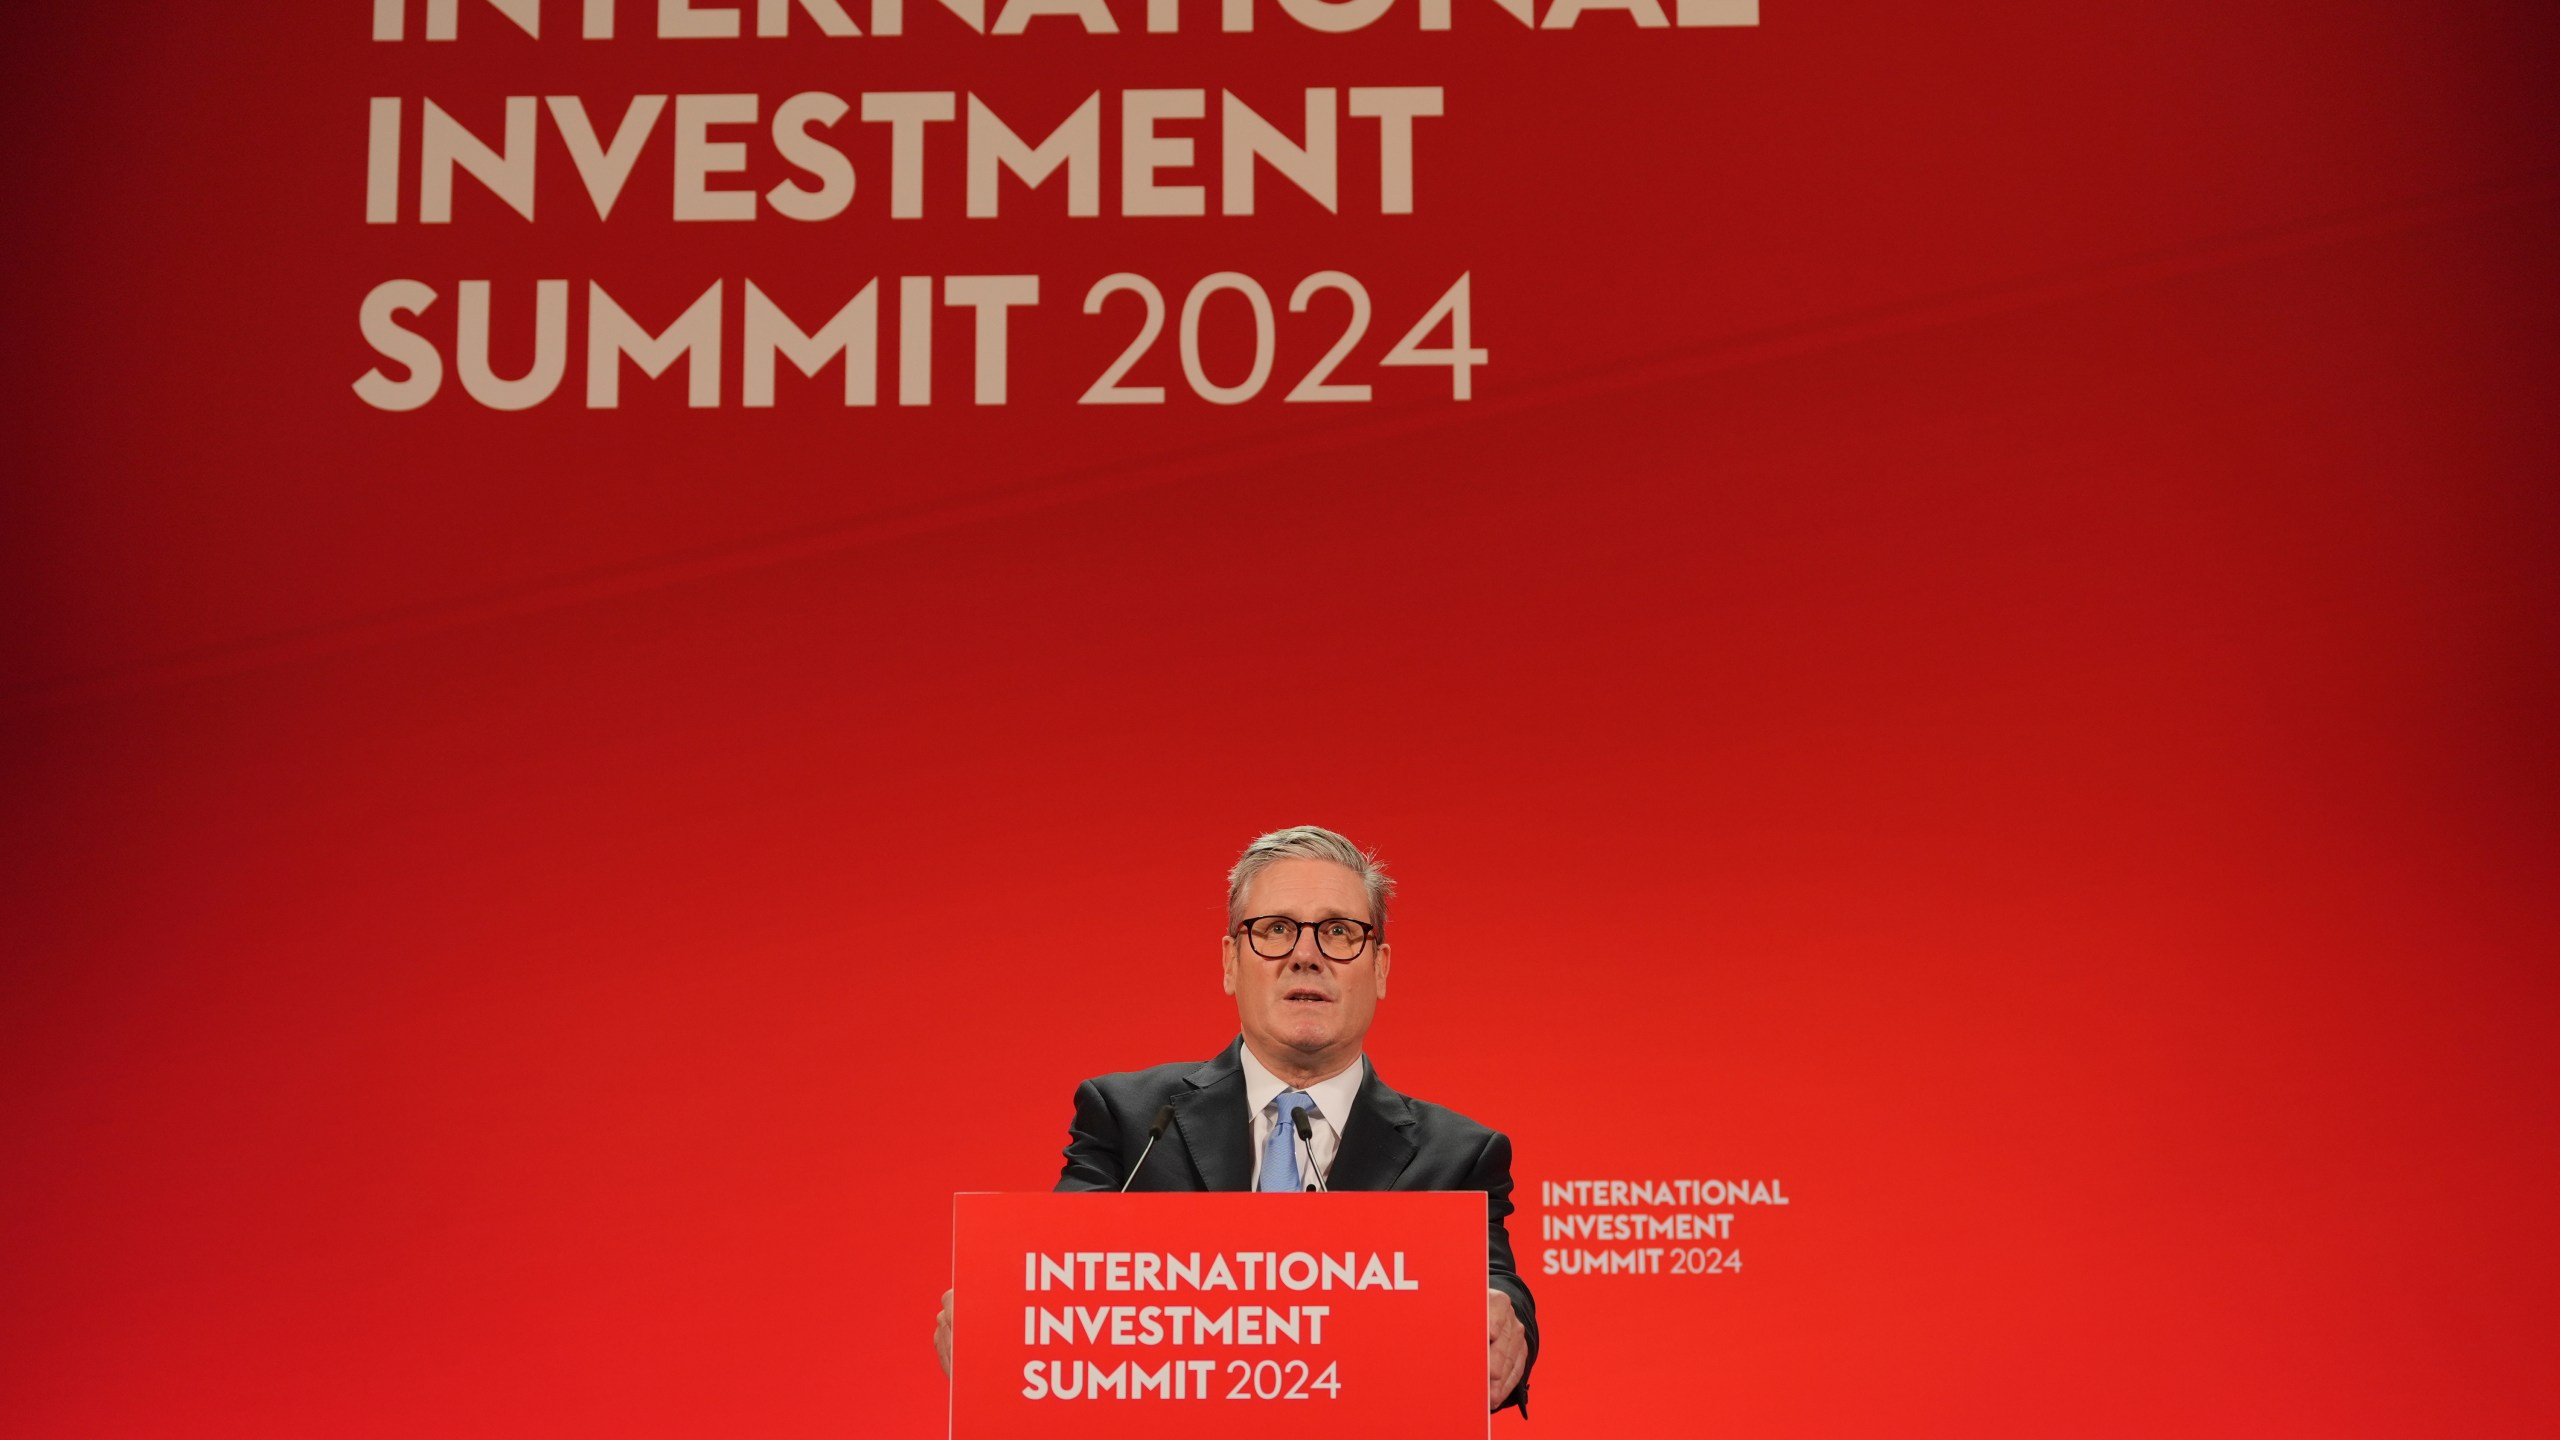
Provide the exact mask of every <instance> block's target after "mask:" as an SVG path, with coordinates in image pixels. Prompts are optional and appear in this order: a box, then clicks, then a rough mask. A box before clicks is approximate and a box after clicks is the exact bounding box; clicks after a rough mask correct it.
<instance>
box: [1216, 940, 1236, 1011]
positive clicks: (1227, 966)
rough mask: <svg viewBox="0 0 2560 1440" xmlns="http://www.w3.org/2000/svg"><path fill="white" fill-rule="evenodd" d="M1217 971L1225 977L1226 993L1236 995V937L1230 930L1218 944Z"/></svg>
mask: <svg viewBox="0 0 2560 1440" xmlns="http://www.w3.org/2000/svg"><path fill="white" fill-rule="evenodd" d="M1218 970H1219V973H1220V974H1222V975H1224V976H1225V977H1226V984H1227V993H1228V994H1230V995H1233V994H1234V993H1236V937H1235V932H1234V931H1232V930H1230V931H1228V932H1227V938H1226V939H1224V940H1221V941H1219V942H1218Z"/></svg>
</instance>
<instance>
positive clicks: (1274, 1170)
mask: <svg viewBox="0 0 2560 1440" xmlns="http://www.w3.org/2000/svg"><path fill="white" fill-rule="evenodd" d="M1271 1103H1272V1104H1273V1105H1274V1106H1276V1107H1278V1110H1279V1119H1278V1123H1276V1124H1274V1125H1273V1126H1272V1127H1271V1138H1270V1139H1268V1140H1265V1141H1263V1142H1262V1188H1263V1189H1265V1190H1270V1191H1280V1192H1287V1193H1293V1194H1294V1193H1295V1192H1297V1191H1298V1190H1299V1189H1301V1188H1303V1187H1304V1185H1305V1182H1304V1181H1302V1180H1300V1179H1299V1178H1298V1122H1297V1121H1296V1119H1295V1118H1293V1117H1295V1116H1296V1115H1297V1113H1298V1112H1299V1111H1301V1110H1312V1109H1314V1108H1315V1105H1316V1102H1315V1097H1314V1096H1312V1095H1309V1094H1308V1093H1307V1092H1305V1091H1304V1090H1283V1091H1281V1092H1280V1096H1279V1098H1278V1099H1276V1100H1274V1101H1272V1102H1271Z"/></svg>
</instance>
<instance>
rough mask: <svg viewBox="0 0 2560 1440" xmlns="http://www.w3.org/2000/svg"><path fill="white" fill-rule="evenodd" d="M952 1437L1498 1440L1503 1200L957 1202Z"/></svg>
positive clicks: (1244, 1197) (1226, 1197)
mask: <svg viewBox="0 0 2560 1440" xmlns="http://www.w3.org/2000/svg"><path fill="white" fill-rule="evenodd" d="M951 1237H952V1289H953V1291H954V1297H955V1298H954V1300H953V1321H952V1332H953V1333H952V1347H951V1428H950V1434H951V1437H952V1440H1033V1437H1037V1440H1083V1437H1094V1440H1100V1437H1104V1436H1109V1437H1112V1440H1149V1437H1159V1436H1161V1437H1177V1436H1178V1437H1183V1440H1194V1437H1201V1436H1211V1435H1281V1434H1294V1433H1329V1434H1346V1435H1379V1436H1392V1437H1394V1440H1483V1437H1484V1436H1486V1435H1487V1434H1488V1433H1489V1432H1490V1429H1491V1420H1490V1417H1489V1416H1488V1415H1487V1414H1486V1408H1485V1386H1486V1383H1487V1370H1486V1366H1487V1358H1486V1349H1485V1335H1484V1327H1485V1298H1484V1292H1485V1197H1484V1196H1483V1194H1481V1193H1480V1192H1477V1191H1472V1190H1469V1191H1453V1192H1437V1193H1376V1192H1364V1193H1360V1194H1333V1195H1260V1194H1232V1193H1230V1194H1191V1195H1168V1194H1145V1195H1113V1194H1104V1193H1082V1194H1064V1195H1050V1194H1043V1195H957V1196H954V1197H953V1198H952V1217H951Z"/></svg>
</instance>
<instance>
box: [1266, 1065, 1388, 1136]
mask: <svg viewBox="0 0 2560 1440" xmlns="http://www.w3.org/2000/svg"><path fill="white" fill-rule="evenodd" d="M1236 1053H1237V1054H1238V1056H1239V1057H1241V1058H1242V1060H1243V1061H1244V1107H1245V1108H1244V1113H1246V1114H1247V1115H1259V1114H1261V1113H1262V1112H1263V1111H1264V1110H1266V1109H1269V1108H1270V1105H1271V1100H1272V1097H1274V1096H1276V1095H1278V1094H1279V1093H1280V1092H1281V1091H1283V1090H1288V1089H1303V1090H1305V1091H1306V1092H1307V1096H1308V1098H1309V1099H1311V1100H1313V1101H1315V1102H1316V1108H1315V1116H1316V1118H1317V1119H1320V1120H1322V1121H1324V1122H1325V1124H1327V1125H1330V1126H1332V1127H1333V1131H1334V1133H1335V1134H1337V1135H1339V1134H1341V1133H1342V1124H1343V1122H1344V1121H1346V1120H1348V1119H1350V1118H1351V1101H1352V1099H1353V1097H1355V1096H1357V1095H1358V1094H1359V1093H1360V1080H1361V1077H1362V1076H1364V1075H1366V1074H1367V1073H1368V1070H1369V1057H1368V1056H1366V1055H1354V1056H1352V1057H1351V1063H1350V1064H1348V1065H1345V1066H1343V1067H1342V1069H1341V1070H1340V1071H1339V1072H1337V1073H1335V1074H1333V1075H1330V1076H1327V1077H1326V1078H1324V1079H1322V1080H1319V1081H1317V1082H1316V1083H1314V1084H1313V1085H1305V1086H1291V1085H1290V1084H1289V1082H1287V1081H1285V1080H1283V1079H1281V1078H1280V1077H1279V1076H1277V1075H1274V1074H1272V1073H1271V1071H1270V1069H1269V1067H1267V1066H1265V1065H1264V1064H1263V1063H1262V1062H1261V1061H1260V1060H1259V1059H1257V1058H1255V1056H1254V1053H1253V1047H1252V1046H1250V1045H1238V1046H1237V1047H1236Z"/></svg>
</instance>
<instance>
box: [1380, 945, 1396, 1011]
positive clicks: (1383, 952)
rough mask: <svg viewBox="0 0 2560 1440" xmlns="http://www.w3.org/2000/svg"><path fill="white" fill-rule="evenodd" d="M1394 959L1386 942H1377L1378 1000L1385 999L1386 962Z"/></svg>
mask: <svg viewBox="0 0 2560 1440" xmlns="http://www.w3.org/2000/svg"><path fill="white" fill-rule="evenodd" d="M1394 958H1395V954H1394V952H1393V951H1392V950H1391V949H1389V948H1388V945H1387V942H1386V941H1384V940H1381V941H1379V942H1378V998H1379V999H1381V1000H1384V999H1386V998H1387V962H1388V961H1390V960H1393V959H1394Z"/></svg>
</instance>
